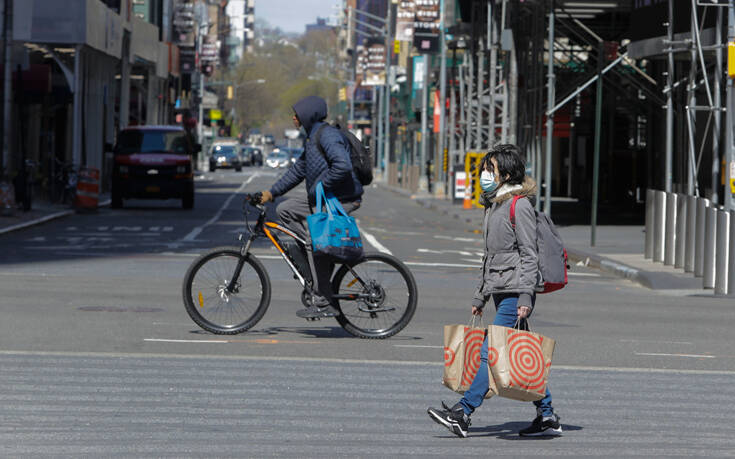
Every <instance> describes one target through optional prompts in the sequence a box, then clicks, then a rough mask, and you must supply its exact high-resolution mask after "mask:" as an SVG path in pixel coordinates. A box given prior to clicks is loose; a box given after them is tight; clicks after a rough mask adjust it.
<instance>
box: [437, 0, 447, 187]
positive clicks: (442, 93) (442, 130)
mask: <svg viewBox="0 0 735 459" xmlns="http://www.w3.org/2000/svg"><path fill="white" fill-rule="evenodd" d="M440 4H441V6H440V8H441V9H440V11H441V13H440V14H441V20H440V26H439V28H440V29H441V30H440V34H441V35H440V37H441V44H440V47H441V64H440V66H439V69H440V70H439V71H440V75H439V104H440V105H439V106H440V109H439V160H438V161H437V164H436V166H435V167H438V168H439V169H438V170H439V171H440V173H439V180H438V181H437V184H436V194H437V195H438V196H440V197H443V196H444V194H445V188H444V185H445V183H446V181H447V171H446V170H444V155H445V153H444V150H446V149H447V145H446V144H447V140H446V113H445V112H446V100H447V46H446V37H445V34H444V0H441V2H440ZM446 154H448V153H446Z"/></svg>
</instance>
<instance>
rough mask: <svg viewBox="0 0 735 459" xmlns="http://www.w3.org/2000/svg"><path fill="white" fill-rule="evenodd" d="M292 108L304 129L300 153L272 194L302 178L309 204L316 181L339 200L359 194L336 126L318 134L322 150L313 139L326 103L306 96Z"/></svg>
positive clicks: (345, 143) (283, 191) (346, 145)
mask: <svg viewBox="0 0 735 459" xmlns="http://www.w3.org/2000/svg"><path fill="white" fill-rule="evenodd" d="M293 111H294V112H295V113H296V116H297V117H298V119H299V122H300V123H301V125H302V126H303V127H304V130H305V131H306V135H307V137H306V139H305V140H304V154H302V155H301V156H300V157H299V159H297V160H296V162H295V163H294V164H293V165H292V166H291V167H290V168H289V169H288V171H286V173H285V174H283V176H282V177H281V178H280V179H279V180H278V181H276V183H274V184H273V186H272V187H271V190H270V191H271V193H272V194H273V197H277V196H281V195H283V194H286V193H287V192H288V191H289V190H291V189H292V188H293V187H295V186H296V185H298V184H299V183H301V181H302V180H306V190H307V196H308V198H309V204H311V205H314V204H315V201H316V184H317V183H319V182H322V185H323V186H324V190H325V191H326V192H327V193H332V194H334V196H335V197H336V198H337V199H339V200H340V201H342V202H350V201H357V200H359V199H360V198H361V196H362V193H363V189H362V184H361V183H360V181H359V180H358V179H357V176H356V175H355V173H354V171H353V170H352V161H351V160H350V146H349V142H348V141H347V139H345V138H344V137H343V136H342V134H341V133H340V132H339V130H337V129H336V128H334V127H332V126H329V125H327V126H326V127H325V128H324V129H322V131H321V133H320V134H319V143H320V144H321V147H322V149H323V150H324V153H322V152H321V150H320V149H319V147H318V146H317V145H316V142H314V137H315V134H316V133H317V131H318V130H319V128H320V127H321V126H322V125H324V119H325V118H326V117H327V103H326V102H325V101H324V99H322V98H321V97H316V96H308V97H305V98H303V99H301V100H300V101H298V102H296V103H295V104H294V105H293Z"/></svg>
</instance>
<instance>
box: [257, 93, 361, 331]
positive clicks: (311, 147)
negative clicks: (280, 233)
mask: <svg viewBox="0 0 735 459" xmlns="http://www.w3.org/2000/svg"><path fill="white" fill-rule="evenodd" d="M292 108H293V111H294V115H293V122H294V126H296V128H300V127H302V126H303V128H304V130H305V132H306V136H307V137H306V139H305V140H304V153H303V154H302V155H301V156H300V157H299V158H298V159H297V160H296V162H295V163H294V165H293V166H291V167H290V168H289V169H288V171H286V173H285V174H284V175H283V176H282V177H281V178H280V179H279V180H278V181H277V182H276V183H274V184H273V186H272V187H271V189H270V190H265V191H263V192H262V193H261V194H262V197H261V203H263V204H265V203H266V202H268V201H272V200H273V199H275V198H276V197H278V196H281V195H284V194H286V193H287V192H288V191H289V190H291V189H292V188H294V187H295V186H296V185H298V184H299V183H301V181H303V180H306V190H307V196H306V198H290V199H287V200H285V201H282V202H281V203H280V204H279V205H278V207H277V208H276V213H277V214H278V217H279V218H280V219H281V221H282V222H283V224H284V225H285V226H286V227H288V228H289V229H291V230H292V231H294V232H296V233H297V234H298V235H299V236H301V237H302V238H303V239H304V240H306V241H310V240H311V239H310V237H309V230H308V228H307V226H306V217H307V216H308V215H311V214H312V213H313V209H314V205H315V203H316V185H317V183H319V182H322V184H323V186H324V190H325V191H326V192H327V193H331V194H333V195H334V196H335V197H336V198H337V199H338V200H339V201H340V203H342V207H344V209H345V211H347V212H348V213H351V212H353V211H355V210H357V209H358V208H359V207H360V203H361V200H362V193H363V188H362V184H361V183H360V181H359V180H358V178H357V175H356V174H355V172H354V171H353V169H352V161H351V160H350V144H349V141H348V140H347V139H345V138H344V137H343V136H342V134H341V133H340V132H339V130H338V129H336V128H334V127H332V126H330V125H329V124H327V123H325V122H324V120H325V119H326V118H327V103H326V102H325V100H324V99H322V98H321V97H316V96H308V97H305V98H303V99H301V100H300V101H298V102H296V103H295V104H294V105H293V107H292ZM315 139H318V141H319V145H317V144H316V141H315ZM314 268H315V271H316V277H317V278H316V291H317V292H319V295H316V296H315V297H314V299H313V302H312V304H311V305H309V307H307V308H305V309H301V310H299V311H297V313H296V314H297V315H298V316H299V317H302V318H305V319H319V318H323V317H334V316H336V315H337V314H339V311H338V310H337V309H336V308H335V307H334V302H333V301H334V300H333V299H332V290H331V286H330V276H331V273H332V268H333V264H332V263H331V261H330V260H329V258H328V257H324V256H320V255H317V254H314Z"/></svg>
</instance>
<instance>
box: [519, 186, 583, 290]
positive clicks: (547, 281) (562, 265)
mask: <svg viewBox="0 0 735 459" xmlns="http://www.w3.org/2000/svg"><path fill="white" fill-rule="evenodd" d="M520 198H521V196H514V197H513V202H511V203H510V224H511V225H512V226H513V231H515V229H516V201H518V200H519V199H520ZM534 212H535V213H536V246H537V247H538V269H539V272H540V273H541V280H542V281H543V290H541V291H539V292H538V293H549V292H553V291H555V290H559V289H562V288H564V287H565V286H566V285H567V282H568V281H569V278H568V276H567V270H568V269H569V265H568V264H567V263H568V258H567V249H565V248H564V243H563V242H562V240H561V236H559V232H558V231H556V226H554V222H552V221H551V218H549V216H548V215H546V214H545V213H543V212H538V211H535V210H534Z"/></svg>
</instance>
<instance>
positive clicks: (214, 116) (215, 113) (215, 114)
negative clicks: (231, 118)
mask: <svg viewBox="0 0 735 459" xmlns="http://www.w3.org/2000/svg"><path fill="white" fill-rule="evenodd" d="M209 119H210V120H212V121H214V120H221V119H222V110H217V109H214V108H213V109H211V110H209Z"/></svg>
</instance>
